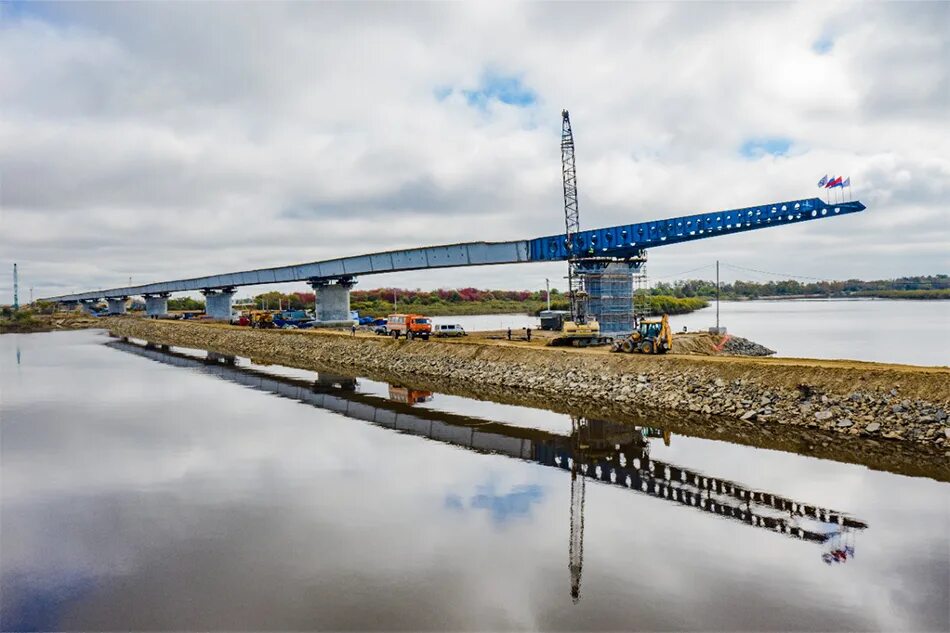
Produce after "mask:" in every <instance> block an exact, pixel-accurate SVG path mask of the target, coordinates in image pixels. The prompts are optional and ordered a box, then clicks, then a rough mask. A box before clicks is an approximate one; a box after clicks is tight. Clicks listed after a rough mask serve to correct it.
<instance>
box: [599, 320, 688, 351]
mask: <svg viewBox="0 0 950 633" xmlns="http://www.w3.org/2000/svg"><path fill="white" fill-rule="evenodd" d="M671 349H673V331H672V330H671V329H670V317H669V315H666V314H664V315H663V318H661V319H643V320H641V321H640V325H639V327H638V328H637V329H636V330H634V331H633V332H632V333H631V334H630V335H629V336H628V337H627V338H625V339H623V340H622V341H615V342H614V345H613V347H612V348H611V350H610V351H612V352H626V353H627V354H629V353H631V352H640V353H641V354H665V353H666V352H668V351H670V350H671Z"/></svg>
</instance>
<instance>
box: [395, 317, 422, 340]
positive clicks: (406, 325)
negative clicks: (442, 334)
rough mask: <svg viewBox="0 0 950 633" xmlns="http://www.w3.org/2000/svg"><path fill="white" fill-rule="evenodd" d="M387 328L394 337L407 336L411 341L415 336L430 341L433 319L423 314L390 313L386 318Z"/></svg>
mask: <svg viewBox="0 0 950 633" xmlns="http://www.w3.org/2000/svg"><path fill="white" fill-rule="evenodd" d="M386 329H387V331H388V333H389V335H390V336H392V337H393V338H399V337H400V336H405V337H406V339H407V340H410V341H411V340H412V339H414V338H421V339H422V340H423V341H428V340H429V335H430V334H432V319H430V318H429V317H427V316H423V315H421V314H390V315H389V318H388V319H386Z"/></svg>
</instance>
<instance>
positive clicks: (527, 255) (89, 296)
mask: <svg viewBox="0 0 950 633" xmlns="http://www.w3.org/2000/svg"><path fill="white" fill-rule="evenodd" d="M865 208H866V207H865V206H864V205H863V204H861V203H860V202H858V201H854V202H840V203H837V204H829V203H826V202H823V201H822V200H820V199H818V198H809V199H807V200H790V201H788V202H778V203H774V204H768V205H760V206H755V207H745V208H743V209H732V210H730V211H715V212H712V213H699V214H696V215H687V216H683V217H679V218H670V219H668V220H655V221H652V222H640V223H637V224H626V225H622V226H612V227H608V228H603V229H594V230H591V231H581V232H579V233H577V234H576V236H575V240H576V242H575V245H576V246H575V248H574V254H575V255H576V256H578V257H583V258H588V257H590V256H591V255H594V256H597V257H608V258H624V259H626V258H635V257H640V256H642V254H643V250H644V249H646V248H655V247H657V246H664V245H666V244H678V243H680V242H688V241H692V240H700V239H705V238H708V237H715V236H717V235H728V234H731V233H741V232H742V231H752V230H755V229H762V228H766V227H769V226H781V225H785V224H795V223H798V222H806V221H808V220H819V219H822V218H826V217H832V216H835V215H844V214H847V213H857V212H858V211H863V210H864V209H865ZM568 258H569V253H568V250H567V245H566V242H565V237H564V234H563V233H562V234H558V235H551V236H548V237H540V238H537V239H533V240H515V241H511V242H469V243H464V244H450V245H444V246H426V247H421V248H410V249H404V250H397V251H387V252H384V253H368V254H364V255H355V256H352V257H339V258H335V259H331V260H324V261H316V262H308V263H304V264H297V265H291V266H277V267H273V268H261V269H257V270H246V271H240V272H232V273H224V274H219V275H209V276H206V277H192V278H188V279H177V280H173V281H161V282H156V283H150V284H144V285H139V286H126V287H120V288H110V289H108V290H96V291H89V292H81V293H74V294H66V295H60V296H56V297H48V298H45V299H43V300H46V301H61V302H63V301H86V300H99V299H102V298H107V299H109V298H125V297H130V296H134V295H152V294H169V293H172V292H196V291H201V290H215V289H222V288H240V287H243V286H254V285H258V284H272V283H281V282H289V281H305V282H309V281H313V280H318V279H341V278H353V277H358V276H362V275H373V274H380V273H392V272H403V271H409V270H421V269H428V268H453V267H462V266H486V265H493V264H518V263H529V262H542V261H564V260H567V259H568Z"/></svg>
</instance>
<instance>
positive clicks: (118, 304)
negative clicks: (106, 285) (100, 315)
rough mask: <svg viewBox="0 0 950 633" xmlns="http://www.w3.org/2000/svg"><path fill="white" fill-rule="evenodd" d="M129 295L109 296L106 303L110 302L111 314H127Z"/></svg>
mask: <svg viewBox="0 0 950 633" xmlns="http://www.w3.org/2000/svg"><path fill="white" fill-rule="evenodd" d="M127 299H128V297H107V298H106V303H108V304H109V314H125V302H126V300H127Z"/></svg>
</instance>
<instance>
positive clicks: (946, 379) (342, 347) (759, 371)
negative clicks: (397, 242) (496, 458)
mask: <svg viewBox="0 0 950 633" xmlns="http://www.w3.org/2000/svg"><path fill="white" fill-rule="evenodd" d="M106 325H107V327H108V328H109V329H110V331H112V332H113V333H115V334H117V335H120V336H132V337H135V338H140V339H145V340H149V341H152V342H155V343H165V344H170V345H180V346H185V347H193V348H199V349H208V350H212V351H216V352H220V353H223V354H234V355H241V356H248V357H251V358H254V359H261V360H265V361H267V362H274V363H280V364H284V365H292V366H296V367H305V368H307V367H310V368H312V367H315V366H319V365H321V364H323V365H332V366H337V367H345V368H350V369H351V370H352V371H354V372H356V373H362V374H372V373H374V372H385V373H386V374H388V375H390V376H397V377H405V379H406V380H409V378H414V379H416V380H418V379H424V380H425V379H427V380H433V381H440V382H444V383H446V384H449V385H451V384H458V385H465V386H467V387H468V388H470V389H472V390H475V391H478V392H487V391H488V390H496V389H497V390H501V391H506V392H515V393H519V394H523V395H525V396H530V397H531V398H538V399H542V400H550V401H563V402H565V403H569V404H572V405H573V404H576V403H582V404H586V406H587V407H589V408H598V407H605V408H610V409H616V410H619V411H621V412H622V411H624V410H637V409H642V408H647V409H653V410H657V411H660V412H675V413H680V414H684V415H687V416H689V417H691V418H694V419H697V420H699V421H701V423H705V424H706V425H708V426H709V427H715V426H716V425H718V424H720V423H721V421H722V420H723V419H730V420H732V421H735V422H741V423H743V424H746V425H749V426H750V427H758V428H762V429H768V430H769V431H770V432H775V431H780V430H781V426H779V425H787V426H793V427H800V428H804V429H809V430H814V431H821V432H822V433H826V434H830V436H832V437H835V438H840V439H844V438H853V439H854V440H904V441H906V442H913V443H915V444H920V445H927V446H931V447H934V448H939V449H946V448H950V423H948V420H947V413H948V411H950V370H948V369H947V368H925V367H914V366H905V365H883V364H877V363H862V362H851V361H819V360H807V359H781V358H739V357H721V356H713V357H704V356H677V355H667V356H660V357H654V356H641V355H627V354H591V353H584V352H583V351H576V350H572V349H559V348H537V347H517V346H503V345H482V344H461V345H459V344H453V343H441V342H436V341H429V342H421V341H416V342H406V341H393V340H391V339H388V338H385V337H372V336H358V337H351V336H349V335H344V334H340V333H335V332H312V331H293V330H291V331H286V330H285V331H279V330H277V331H275V330H270V331H259V330H250V329H247V328H237V327H230V326H222V325H211V324H201V323H184V322H169V321H149V320H144V319H133V318H115V319H108V320H107V322H106ZM441 389H442V390H444V388H441ZM493 399H494V398H493ZM839 441H840V440H839Z"/></svg>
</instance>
